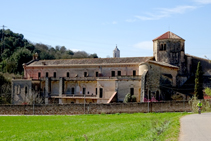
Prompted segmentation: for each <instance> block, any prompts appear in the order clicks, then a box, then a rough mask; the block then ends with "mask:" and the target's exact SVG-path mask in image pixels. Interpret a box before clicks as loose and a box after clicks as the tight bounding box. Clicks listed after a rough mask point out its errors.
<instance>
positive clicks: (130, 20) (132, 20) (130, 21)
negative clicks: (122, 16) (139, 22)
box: [125, 19, 136, 23]
mask: <svg viewBox="0 0 211 141" xmlns="http://www.w3.org/2000/svg"><path fill="white" fill-rule="evenodd" d="M125 21H126V22H129V23H133V22H135V21H136V19H127V20H125Z"/></svg>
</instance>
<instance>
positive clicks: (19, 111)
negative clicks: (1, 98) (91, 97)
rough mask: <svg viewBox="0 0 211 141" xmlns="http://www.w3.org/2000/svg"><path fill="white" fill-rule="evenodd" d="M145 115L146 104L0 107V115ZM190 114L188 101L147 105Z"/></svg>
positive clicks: (153, 108) (155, 110)
mask: <svg viewBox="0 0 211 141" xmlns="http://www.w3.org/2000/svg"><path fill="white" fill-rule="evenodd" d="M84 111H85V113H86V114H114V113H139V112H142V113H146V112H148V103H147V102H145V103H127V104H124V103H112V104H86V105H85V110H84V104H64V105H34V107H33V105H0V115H33V114H34V115H75V114H84ZM185 111H186V112H190V111H191V106H190V105H189V104H188V101H169V102H152V103H149V112H185Z"/></svg>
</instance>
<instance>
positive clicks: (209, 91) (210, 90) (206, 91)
mask: <svg viewBox="0 0 211 141" xmlns="http://www.w3.org/2000/svg"><path fill="white" fill-rule="evenodd" d="M205 93H206V94H207V95H209V96H211V89H210V88H208V87H207V88H206V89H205Z"/></svg>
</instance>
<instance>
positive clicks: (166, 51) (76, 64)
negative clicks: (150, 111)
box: [12, 32, 211, 104]
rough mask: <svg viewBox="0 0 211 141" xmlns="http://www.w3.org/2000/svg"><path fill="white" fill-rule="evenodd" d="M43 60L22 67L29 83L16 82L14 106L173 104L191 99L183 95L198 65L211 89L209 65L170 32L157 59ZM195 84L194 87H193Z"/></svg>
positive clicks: (157, 48)
mask: <svg viewBox="0 0 211 141" xmlns="http://www.w3.org/2000/svg"><path fill="white" fill-rule="evenodd" d="M113 56H114V58H94V59H63V60H62V59H60V60H38V54H35V56H34V58H33V60H32V61H30V62H28V63H26V64H23V67H24V79H14V80H13V81H12V103H13V104H23V103H30V99H33V96H35V94H34V93H39V94H38V95H36V97H39V98H43V101H44V103H46V104H48V103H52V102H57V103H60V104H65V103H84V102H86V103H111V102H122V101H123V100H124V97H125V95H126V94H127V93H131V94H132V95H134V96H135V97H136V100H137V102H144V101H145V100H149V99H153V98H154V100H157V101H159V100H169V99H172V95H175V94H183V98H184V99H185V98H187V96H191V95H190V93H191V92H190V91H185V92H184V91H182V87H183V86H185V84H186V83H188V82H189V81H190V80H191V79H192V77H193V76H194V74H195V72H194V71H195V68H196V66H197V63H198V61H201V62H202V65H203V67H202V68H203V70H204V71H205V72H206V73H205V74H204V75H205V77H206V82H205V85H206V86H208V83H209V80H210V79H209V78H210V75H211V70H210V69H211V65H210V64H209V62H208V60H205V59H202V58H198V57H194V56H190V55H186V54H185V40H184V39H182V38H181V37H179V36H177V35H175V34H174V33H172V32H166V33H164V34H163V35H161V36H159V37H158V38H156V39H154V40H153V56H152V57H131V58H120V51H119V49H118V48H117V47H116V48H115V50H114V51H113ZM191 82H192V81H191Z"/></svg>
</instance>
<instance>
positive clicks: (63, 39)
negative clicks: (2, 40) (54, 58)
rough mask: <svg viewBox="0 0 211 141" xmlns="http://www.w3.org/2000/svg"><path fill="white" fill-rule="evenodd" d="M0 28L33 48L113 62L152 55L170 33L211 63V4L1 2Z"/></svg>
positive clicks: (197, 0)
mask: <svg viewBox="0 0 211 141" xmlns="http://www.w3.org/2000/svg"><path fill="white" fill-rule="evenodd" d="M0 4H1V13H2V14H1V16H0V25H1V26H2V25H5V26H7V28H9V29H11V30H12V31H13V32H16V33H22V34H23V35H24V37H25V38H26V39H28V40H30V41H32V42H35V43H44V44H47V45H51V46H53V47H55V46H56V45H60V46H65V47H66V48H67V49H71V50H74V51H77V50H84V51H86V52H88V53H97V54H98V56H99V57H102V58H104V57H108V56H110V57H112V52H113V49H114V48H115V46H116V44H117V46H118V48H119V49H120V52H121V53H120V55H121V57H139V56H152V55H153V51H152V47H153V46H152V40H153V39H154V38H156V37H158V36H160V35H161V34H163V33H165V32H167V31H169V30H170V31H171V32H173V33H175V34H177V35H179V36H180V37H182V38H183V39H185V40H186V42H185V48H186V49H185V52H186V53H188V54H191V55H194V56H199V57H203V58H204V56H205V55H206V56H207V57H209V58H211V52H210V48H211V34H210V33H211V0H162V1H158V0H150V1H149V0H130V1H129V0H127V1H126V0H101V1H97V0H95V1H94V0H89V1H88V0H77V1H76V0H74V1H73V0H36V1H35V0H34V1H32V0H19V1H16V0H0Z"/></svg>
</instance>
